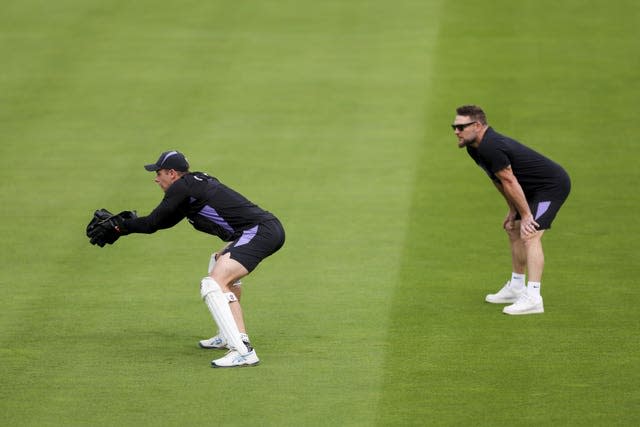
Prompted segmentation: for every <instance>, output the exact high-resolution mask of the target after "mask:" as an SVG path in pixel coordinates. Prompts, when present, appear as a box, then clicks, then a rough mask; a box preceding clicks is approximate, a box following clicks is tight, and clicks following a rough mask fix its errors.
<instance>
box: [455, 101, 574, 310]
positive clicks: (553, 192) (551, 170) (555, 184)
mask: <svg viewBox="0 0 640 427" xmlns="http://www.w3.org/2000/svg"><path fill="white" fill-rule="evenodd" d="M456 113H457V115H456V118H455V121H454V123H453V124H452V125H451V127H452V129H453V131H454V133H455V134H456V137H457V138H458V147H460V148H462V147H466V148H467V152H468V153H469V155H470V156H471V158H473V160H475V162H476V163H477V164H478V166H480V167H481V168H482V169H484V171H485V172H486V173H487V175H488V176H489V178H491V180H492V181H493V183H494V185H495V186H496V188H497V189H498V191H499V192H500V193H501V194H502V195H503V196H504V198H505V200H506V202H507V205H508V206H509V213H508V214H507V217H506V218H505V220H504V222H503V228H504V230H505V231H506V232H507V235H508V236H509V243H510V245H511V260H512V264H513V265H512V267H513V272H512V274H511V280H509V281H507V283H506V285H504V287H503V288H502V289H500V290H499V291H498V292H497V293H495V294H489V295H487V296H486V298H485V300H486V301H487V302H490V303H493V304H511V305H508V306H506V307H504V309H503V312H504V313H506V314H533V313H544V305H543V302H542V296H540V282H541V280H542V270H543V269H544V254H543V252H542V240H541V239H542V235H543V234H544V231H545V230H547V229H549V228H551V223H552V222H553V219H554V218H555V216H556V214H557V213H558V211H559V210H560V207H561V206H562V204H563V203H564V201H565V200H566V199H567V197H568V196H569V191H570V189H571V181H570V179H569V175H568V174H567V172H566V171H565V170H564V169H563V168H562V167H561V166H560V165H558V164H557V163H555V162H553V161H551V160H549V159H548V158H546V157H545V156H543V155H541V154H539V153H537V152H535V151H534V150H532V149H531V148H528V147H526V146H524V145H522V144H520V143H519V142H517V141H515V140H513V139H511V138H509V137H507V136H504V135H501V134H499V133H498V132H496V131H494V130H493V128H491V127H489V126H488V125H487V118H486V116H485V114H484V111H482V109H481V108H480V107H478V106H475V105H464V106H462V107H459V108H457V109H456ZM525 272H526V273H527V274H528V275H529V277H528V282H527V284H526V286H525Z"/></svg>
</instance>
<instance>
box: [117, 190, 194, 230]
mask: <svg viewBox="0 0 640 427" xmlns="http://www.w3.org/2000/svg"><path fill="white" fill-rule="evenodd" d="M188 197H189V196H188V194H187V192H186V188H184V185H183V184H182V182H180V181H176V182H175V183H174V184H173V185H172V186H171V187H169V188H168V189H167V191H166V193H165V195H164V198H163V199H162V201H161V202H160V204H159V205H158V206H157V207H156V208H155V209H154V210H153V211H152V212H151V213H150V214H149V215H147V216H142V217H138V218H135V219H129V220H126V221H125V222H124V228H125V229H126V230H127V232H128V233H144V234H151V233H155V232H156V231H158V230H162V229H165V228H171V227H173V226H174V225H176V224H177V223H179V222H180V221H181V220H182V219H183V218H184V217H185V216H186V214H185V211H184V209H182V206H183V204H184V203H188Z"/></svg>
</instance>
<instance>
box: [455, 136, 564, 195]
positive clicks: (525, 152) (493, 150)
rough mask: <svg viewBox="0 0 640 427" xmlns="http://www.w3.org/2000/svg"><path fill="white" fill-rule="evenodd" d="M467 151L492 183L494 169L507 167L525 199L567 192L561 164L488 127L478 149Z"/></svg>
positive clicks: (495, 178)
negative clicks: (518, 184)
mask: <svg viewBox="0 0 640 427" xmlns="http://www.w3.org/2000/svg"><path fill="white" fill-rule="evenodd" d="M467 152H468V153H469V155H470V156H471V158H473V160H475V162H476V163H477V164H478V166H480V167H481V168H482V169H484V171H485V172H486V173H487V175H488V176H489V178H491V179H492V180H493V181H495V182H500V180H499V179H498V177H497V176H496V172H499V171H501V170H503V169H505V168H506V167H508V166H511V169H512V171H513V174H514V175H515V177H516V179H517V180H518V183H520V186H521V187H522V191H524V194H525V196H526V198H527V200H530V199H532V198H538V197H547V198H550V199H554V197H560V196H566V194H568V192H569V188H570V185H571V184H570V181H569V175H568V174H567V172H566V171H565V170H564V169H563V168H562V166H560V165H559V164H557V163H555V162H554V161H552V160H550V159H548V158H547V157H545V156H543V155H542V154H540V153H538V152H536V151H534V150H532V149H531V148H529V147H527V146H525V145H523V144H521V143H519V142H518V141H516V140H514V139H511V138H509V137H507V136H504V135H501V134H499V133H498V132H496V131H494V130H493V128H491V127H490V128H488V129H487V131H486V132H485V134H484V137H483V138H482V141H481V142H480V144H479V145H478V148H473V147H469V146H467Z"/></svg>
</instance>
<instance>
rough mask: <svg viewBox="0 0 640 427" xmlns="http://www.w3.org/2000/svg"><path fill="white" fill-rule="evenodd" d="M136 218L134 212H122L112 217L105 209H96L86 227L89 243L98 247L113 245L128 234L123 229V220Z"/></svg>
mask: <svg viewBox="0 0 640 427" xmlns="http://www.w3.org/2000/svg"><path fill="white" fill-rule="evenodd" d="M137 217H138V216H137V215H136V212H135V211H133V212H132V211H122V212H120V213H119V214H117V215H114V214H112V213H111V212H109V211H108V210H106V209H98V210H97V211H95V212H94V214H93V218H92V219H91V221H90V222H89V225H87V237H88V238H89V242H90V243H91V244H92V245H98V246H100V247H103V246H104V245H111V244H113V243H114V242H115V241H116V240H118V239H119V238H120V236H124V235H126V234H129V233H128V232H127V230H126V228H125V227H124V220H125V219H134V218H137Z"/></svg>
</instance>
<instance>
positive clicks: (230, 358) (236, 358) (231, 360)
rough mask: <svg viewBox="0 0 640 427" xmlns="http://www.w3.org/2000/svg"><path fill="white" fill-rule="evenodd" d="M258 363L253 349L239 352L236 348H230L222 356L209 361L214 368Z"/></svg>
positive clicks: (237, 366) (258, 360) (238, 366)
mask: <svg viewBox="0 0 640 427" xmlns="http://www.w3.org/2000/svg"><path fill="white" fill-rule="evenodd" d="M258 363H260V359H258V355H257V354H256V351H255V350H253V349H252V350H251V351H250V352H249V353H247V354H240V353H239V352H238V351H237V350H230V351H229V352H228V353H227V354H226V355H225V356H224V357H221V358H220V359H216V360H213V361H211V366H212V367H214V368H240V367H246V366H256V365H257V364H258Z"/></svg>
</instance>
